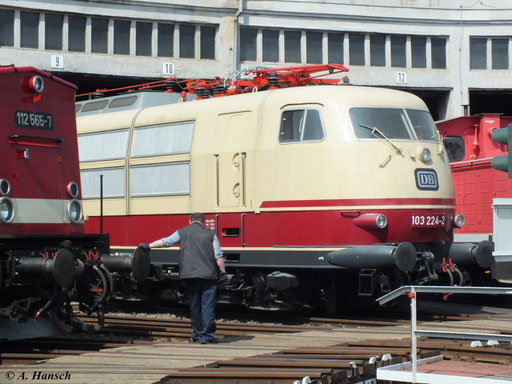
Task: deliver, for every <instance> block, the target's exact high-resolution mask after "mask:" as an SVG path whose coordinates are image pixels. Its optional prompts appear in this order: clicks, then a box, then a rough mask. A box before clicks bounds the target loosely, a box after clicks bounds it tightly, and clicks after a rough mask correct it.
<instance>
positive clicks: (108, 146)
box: [78, 129, 129, 162]
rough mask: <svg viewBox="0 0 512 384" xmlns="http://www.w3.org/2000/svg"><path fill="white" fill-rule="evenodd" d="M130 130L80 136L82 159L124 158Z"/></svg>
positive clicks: (82, 160)
mask: <svg viewBox="0 0 512 384" xmlns="http://www.w3.org/2000/svg"><path fill="white" fill-rule="evenodd" d="M128 133H129V132H128V130H127V129H123V130H121V131H111V132H101V133H91V134H84V135H79V136H78V150H79V153H80V161H81V162H86V161H100V160H115V159H124V157H125V156H126V147H127V145H128Z"/></svg>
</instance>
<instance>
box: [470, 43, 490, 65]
mask: <svg viewBox="0 0 512 384" xmlns="http://www.w3.org/2000/svg"><path fill="white" fill-rule="evenodd" d="M469 67H470V69H487V38H486V37H472V38H471V39H470V40H469Z"/></svg>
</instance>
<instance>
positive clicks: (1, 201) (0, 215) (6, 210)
mask: <svg viewBox="0 0 512 384" xmlns="http://www.w3.org/2000/svg"><path fill="white" fill-rule="evenodd" d="M14 216H15V210H14V204H13V202H12V200H11V199H9V198H8V197H5V196H4V197H2V198H0V220H1V221H2V223H4V224H10V223H12V221H13V220H14Z"/></svg>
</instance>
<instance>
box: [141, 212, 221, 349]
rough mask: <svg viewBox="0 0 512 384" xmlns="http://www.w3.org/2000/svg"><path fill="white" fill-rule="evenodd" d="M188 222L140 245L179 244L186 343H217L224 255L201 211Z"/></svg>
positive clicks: (154, 246) (170, 245)
mask: <svg viewBox="0 0 512 384" xmlns="http://www.w3.org/2000/svg"><path fill="white" fill-rule="evenodd" d="M189 223H190V225H188V226H187V227H183V228H180V229H178V230H177V231H176V232H174V233H173V234H172V235H170V236H169V237H165V238H163V239H161V240H155V241H153V242H152V243H149V244H148V243H143V244H140V246H141V247H142V248H146V249H150V248H161V247H172V246H173V245H175V244H178V243H179V244H180V278H181V279H182V280H183V282H184V283H185V286H186V287H187V292H188V297H189V302H190V320H191V323H192V337H191V338H190V339H189V342H193V343H197V342H199V343H201V344H207V343H216V342H217V340H215V338H214V337H213V336H214V333H215V293H216V291H217V280H218V278H219V271H220V273H221V275H223V274H225V273H226V267H225V265H224V257H223V255H222V250H221V248H220V244H219V239H218V238H217V235H216V234H215V232H214V231H212V230H210V229H208V228H205V227H204V215H203V214H202V213H192V214H191V215H190V217H189Z"/></svg>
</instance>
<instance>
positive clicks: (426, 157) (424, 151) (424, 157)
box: [418, 147, 432, 163]
mask: <svg viewBox="0 0 512 384" xmlns="http://www.w3.org/2000/svg"><path fill="white" fill-rule="evenodd" d="M418 157H419V158H420V160H421V161H422V162H424V163H428V162H429V161H430V160H432V153H431V152H430V149H428V148H425V147H422V148H419V149H418Z"/></svg>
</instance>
